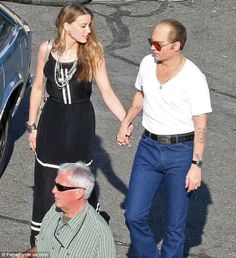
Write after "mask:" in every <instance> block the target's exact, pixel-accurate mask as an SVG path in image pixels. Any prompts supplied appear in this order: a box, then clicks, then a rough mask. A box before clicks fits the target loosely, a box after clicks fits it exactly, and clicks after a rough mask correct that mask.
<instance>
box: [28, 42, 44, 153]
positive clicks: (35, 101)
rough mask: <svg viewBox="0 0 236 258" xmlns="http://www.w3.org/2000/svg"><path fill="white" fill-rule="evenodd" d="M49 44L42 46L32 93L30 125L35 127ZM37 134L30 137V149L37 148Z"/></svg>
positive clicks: (35, 131)
mask: <svg viewBox="0 0 236 258" xmlns="http://www.w3.org/2000/svg"><path fill="white" fill-rule="evenodd" d="M47 47H48V42H47V41H46V42H43V43H42V44H41V45H40V48H39V52H38V62H37V69H36V76H35V80H34V82H33V85H32V88H31V93H30V107H29V118H28V124H29V125H33V124H35V123H36V122H37V120H38V111H39V108H40V103H41V98H42V94H44V93H43V68H44V65H45V54H46V51H47ZM36 134H37V130H32V132H31V133H29V135H28V140H29V147H30V148H31V149H33V150H35V148H36Z"/></svg>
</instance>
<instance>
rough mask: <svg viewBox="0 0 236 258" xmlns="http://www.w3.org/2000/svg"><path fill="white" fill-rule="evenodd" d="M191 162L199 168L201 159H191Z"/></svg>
mask: <svg viewBox="0 0 236 258" xmlns="http://www.w3.org/2000/svg"><path fill="white" fill-rule="evenodd" d="M192 164H194V165H196V166H198V167H199V168H202V164H203V162H202V160H192Z"/></svg>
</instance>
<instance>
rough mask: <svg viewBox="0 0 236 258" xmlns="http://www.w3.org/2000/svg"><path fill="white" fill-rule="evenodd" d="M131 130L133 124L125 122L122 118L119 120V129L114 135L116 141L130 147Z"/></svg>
mask: <svg viewBox="0 0 236 258" xmlns="http://www.w3.org/2000/svg"><path fill="white" fill-rule="evenodd" d="M132 132H133V124H132V123H130V124H127V123H125V122H124V120H123V121H122V122H121V126H120V130H119V132H118V134H117V136H116V142H117V143H118V144H119V145H128V146H129V147H131V140H130V137H131V135H132Z"/></svg>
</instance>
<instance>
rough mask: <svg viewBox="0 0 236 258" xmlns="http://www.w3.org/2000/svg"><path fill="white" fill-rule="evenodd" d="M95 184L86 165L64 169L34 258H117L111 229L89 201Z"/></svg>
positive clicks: (57, 180) (54, 191)
mask: <svg viewBox="0 0 236 258" xmlns="http://www.w3.org/2000/svg"><path fill="white" fill-rule="evenodd" d="M94 181H95V180H94V176H93V174H92V173H91V172H90V169H89V168H88V167H87V166H85V165H84V164H83V163H80V162H77V163H66V164H63V165H61V166H60V168H59V170H58V175H57V177H56V179H55V186H54V188H53V190H52V193H53V194H54V198H55V204H54V205H53V206H52V207H51V209H50V210H49V211H48V212H47V214H46V215H45V217H44V219H43V222H42V226H41V229H40V233H39V235H38V236H37V237H36V238H37V239H36V247H35V248H33V249H31V250H29V251H28V252H27V255H30V253H31V254H32V257H34V256H33V253H35V252H37V254H38V255H40V254H45V255H46V254H49V256H50V257H57V258H59V257H62V258H64V257H76V258H85V257H88V258H93V257H96V258H99V257H100V258H105V257H109V258H113V257H116V251H115V243H114V239H113V236H112V233H111V231H110V228H109V226H108V225H107V223H106V222H105V220H104V219H103V218H102V217H101V216H100V215H99V214H98V213H97V212H96V211H95V210H94V209H93V208H92V206H90V204H89V203H88V201H87V200H88V198H89V196H90V194H91V192H92V189H93V187H94ZM27 257H29V256H27ZM45 257H47V256H45Z"/></svg>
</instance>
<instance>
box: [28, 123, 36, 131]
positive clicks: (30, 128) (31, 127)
mask: <svg viewBox="0 0 236 258" xmlns="http://www.w3.org/2000/svg"><path fill="white" fill-rule="evenodd" d="M26 124H27V132H28V133H32V131H33V130H37V126H36V124H35V123H33V124H32V125H30V124H29V123H28V122H27V123H26Z"/></svg>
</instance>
